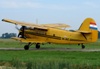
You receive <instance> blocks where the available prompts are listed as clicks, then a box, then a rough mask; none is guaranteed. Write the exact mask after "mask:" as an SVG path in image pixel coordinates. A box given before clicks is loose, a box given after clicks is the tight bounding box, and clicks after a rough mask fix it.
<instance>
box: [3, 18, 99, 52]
mask: <svg viewBox="0 0 100 69" xmlns="http://www.w3.org/2000/svg"><path fill="white" fill-rule="evenodd" d="M2 21H4V22H8V23H12V24H15V25H21V26H22V27H21V28H20V29H19V34H18V37H13V39H15V40H19V41H21V42H26V43H28V44H27V45H25V46H24V49H25V50H28V49H29V47H30V46H31V45H32V44H36V48H37V49H39V48H40V44H42V43H58V44H78V45H81V46H82V49H84V48H85V46H84V44H85V43H91V42H96V41H97V39H98V30H97V25H96V22H95V21H94V20H93V19H92V18H86V19H85V20H84V21H83V23H82V24H81V26H80V28H79V29H78V30H76V31H69V30H65V29H64V28H67V27H69V25H66V24H61V23H56V24H41V25H38V24H29V23H25V22H19V21H15V20H10V19H2Z"/></svg>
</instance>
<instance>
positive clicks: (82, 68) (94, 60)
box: [0, 39, 100, 69]
mask: <svg viewBox="0 0 100 69" xmlns="http://www.w3.org/2000/svg"><path fill="white" fill-rule="evenodd" d="M24 45H25V44H24ZM24 45H20V44H19V42H17V41H13V40H11V39H0V48H23V46H24ZM34 47H35V46H34V45H33V46H32V47H31V48H34ZM41 48H45V49H48V48H79V49H80V48H81V46H78V45H60V44H50V45H49V44H46V45H41ZM86 48H87V49H100V40H98V41H97V42H96V43H90V44H86ZM0 66H8V67H16V68H17V69H100V52H86V51H85V52H79V51H77V52H75V51H57V50H56V51H50V50H49V51H47V50H45V51H44V50H28V51H25V50H19V51H14V50H13V51H11V50H9V51H6V50H4V51H3V50H0Z"/></svg>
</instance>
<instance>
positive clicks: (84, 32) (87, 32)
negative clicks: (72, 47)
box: [76, 30, 92, 34]
mask: <svg viewBox="0 0 100 69" xmlns="http://www.w3.org/2000/svg"><path fill="white" fill-rule="evenodd" d="M76 32H80V33H83V34H90V33H92V32H91V31H82V30H77V31H76Z"/></svg>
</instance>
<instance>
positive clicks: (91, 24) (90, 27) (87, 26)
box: [79, 18, 98, 42]
mask: <svg viewBox="0 0 100 69" xmlns="http://www.w3.org/2000/svg"><path fill="white" fill-rule="evenodd" d="M79 30H80V31H90V32H91V33H90V34H84V35H85V37H86V38H87V40H88V41H91V42H95V41H97V39H98V29H97V25H96V22H95V21H94V20H93V19H92V18H86V19H85V20H84V21H83V23H82V24H81V26H80V28H79Z"/></svg>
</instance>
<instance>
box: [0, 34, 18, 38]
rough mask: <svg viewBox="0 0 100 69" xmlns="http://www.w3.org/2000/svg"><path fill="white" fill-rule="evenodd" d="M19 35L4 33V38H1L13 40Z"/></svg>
mask: <svg viewBox="0 0 100 69" xmlns="http://www.w3.org/2000/svg"><path fill="white" fill-rule="evenodd" d="M16 36H17V34H16V33H3V34H2V36H1V37H0V38H5V39H7V38H11V37H16Z"/></svg>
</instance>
